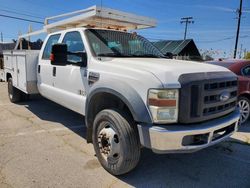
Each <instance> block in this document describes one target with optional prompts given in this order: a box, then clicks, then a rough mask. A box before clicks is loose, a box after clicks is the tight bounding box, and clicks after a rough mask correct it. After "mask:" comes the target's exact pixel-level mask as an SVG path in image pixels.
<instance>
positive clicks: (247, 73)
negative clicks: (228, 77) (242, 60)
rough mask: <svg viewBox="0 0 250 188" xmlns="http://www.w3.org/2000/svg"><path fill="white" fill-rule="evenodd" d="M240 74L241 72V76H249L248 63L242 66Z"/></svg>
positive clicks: (249, 67) (249, 68) (249, 66)
mask: <svg viewBox="0 0 250 188" xmlns="http://www.w3.org/2000/svg"><path fill="white" fill-rule="evenodd" d="M242 74H243V76H249V77H250V65H248V66H246V67H244V68H243V69H242Z"/></svg>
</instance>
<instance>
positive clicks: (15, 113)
mask: <svg viewBox="0 0 250 188" xmlns="http://www.w3.org/2000/svg"><path fill="white" fill-rule="evenodd" d="M6 91H7V88H6V84H5V83H0V187H1V188H5V187H18V188H19V187H43V188H44V187H130V186H134V187H250V123H247V124H246V125H244V126H243V127H241V128H240V130H239V132H238V133H236V134H235V135H234V136H233V137H232V138H231V139H230V140H228V141H226V142H224V143H222V144H219V145H216V146H214V147H211V148H208V149H205V150H202V151H199V152H196V153H192V154H171V155H156V154H153V153H152V152H151V151H150V150H147V149H144V150H143V151H142V157H141V161H140V163H139V166H138V167H137V168H136V169H135V170H134V171H133V172H131V173H130V174H128V175H125V176H121V177H114V176H112V175H110V174H108V173H107V172H106V171H105V170H104V169H103V168H102V167H101V166H100V165H99V163H98V161H97V159H96V157H95V156H94V151H93V148H92V145H91V144H86V141H85V137H86V128H85V127H84V118H83V117H82V116H80V115H78V114H76V113H74V112H71V111H69V110H67V109H65V108H63V107H60V106H58V105H57V104H55V103H53V102H51V101H48V100H46V99H43V98H39V97H36V98H33V99H31V100H30V101H29V102H24V103H21V104H19V105H15V104H11V103H10V102H9V100H8V97H7V92H6Z"/></svg>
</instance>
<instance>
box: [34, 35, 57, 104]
mask: <svg viewBox="0 0 250 188" xmlns="http://www.w3.org/2000/svg"><path fill="white" fill-rule="evenodd" d="M60 36H61V34H54V35H50V36H49V38H48V39H47V41H46V45H45V47H44V48H43V49H42V50H43V54H42V55H41V57H39V63H38V67H37V86H38V89H39V92H40V93H41V94H42V95H43V96H44V97H46V98H48V99H51V100H54V99H55V98H56V97H57V96H56V95H55V93H54V92H53V90H54V77H53V66H52V65H51V62H50V54H51V49H52V46H53V45H54V44H56V43H58V41H59V38H60Z"/></svg>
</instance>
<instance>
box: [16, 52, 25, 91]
mask: <svg viewBox="0 0 250 188" xmlns="http://www.w3.org/2000/svg"><path fill="white" fill-rule="evenodd" d="M16 67H17V86H18V88H19V89H21V90H22V91H23V92H26V90H27V88H26V57H25V55H17V56H16Z"/></svg>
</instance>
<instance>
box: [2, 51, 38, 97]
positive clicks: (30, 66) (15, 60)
mask: <svg viewBox="0 0 250 188" xmlns="http://www.w3.org/2000/svg"><path fill="white" fill-rule="evenodd" d="M39 52H40V51H39V50H11V51H4V52H3V55H4V73H5V76H6V78H7V77H8V74H11V75H12V80H13V86H14V87H16V88H18V89H19V90H21V91H23V92H24V93H26V94H37V93H38V89H37V71H36V70H37V64H38V56H39Z"/></svg>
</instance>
